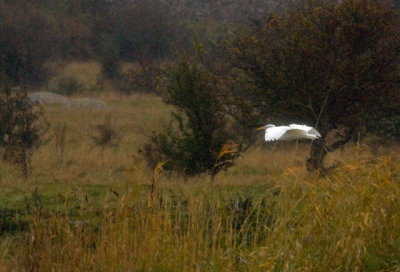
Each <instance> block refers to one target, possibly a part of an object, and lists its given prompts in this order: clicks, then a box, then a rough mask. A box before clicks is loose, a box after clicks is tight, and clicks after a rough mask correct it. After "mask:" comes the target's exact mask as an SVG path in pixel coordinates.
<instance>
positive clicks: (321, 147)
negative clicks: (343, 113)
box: [307, 125, 352, 173]
mask: <svg viewBox="0 0 400 272" xmlns="http://www.w3.org/2000/svg"><path fill="white" fill-rule="evenodd" d="M351 132H352V128H351V127H350V126H347V125H338V126H337V127H336V128H332V129H330V130H329V131H328V132H327V133H326V134H325V135H324V137H321V138H320V139H318V140H315V141H314V142H313V143H312V144H311V150H310V157H309V158H308V159H307V170H308V171H319V172H320V173H325V172H326V170H327V169H326V168H325V167H324V159H325V157H326V155H327V154H328V152H332V151H335V150H336V149H338V148H339V147H341V146H342V145H344V144H346V143H347V142H348V141H349V140H350V135H351Z"/></svg>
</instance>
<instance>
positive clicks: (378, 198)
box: [0, 63, 400, 271]
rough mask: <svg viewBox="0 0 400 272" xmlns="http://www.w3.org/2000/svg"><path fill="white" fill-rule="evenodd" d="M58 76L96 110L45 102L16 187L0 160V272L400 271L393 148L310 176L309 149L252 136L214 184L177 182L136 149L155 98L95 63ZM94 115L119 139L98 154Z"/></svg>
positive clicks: (332, 159) (157, 118)
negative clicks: (114, 82) (124, 88)
mask: <svg viewBox="0 0 400 272" xmlns="http://www.w3.org/2000/svg"><path fill="white" fill-rule="evenodd" d="M58 73H59V74H60V75H68V76H73V77H76V78H77V80H79V81H80V82H81V83H82V84H83V85H84V86H86V88H85V91H84V92H83V93H81V94H77V95H76V96H86V97H94V98H97V99H100V100H102V101H104V102H106V103H107V105H108V106H109V107H108V109H105V110H98V109H76V108H67V107H63V106H61V105H44V106H43V109H44V113H45V118H46V119H47V120H48V122H49V123H50V127H49V130H48V131H47V133H46V135H45V138H46V139H47V140H46V141H45V143H44V145H43V146H41V147H40V148H39V149H38V150H37V151H36V152H35V153H34V156H33V158H32V169H33V170H32V174H31V176H30V177H29V179H28V180H24V179H23V177H22V176H21V174H20V173H19V171H18V169H17V168H16V167H15V166H12V165H8V164H6V163H4V162H2V163H1V168H0V169H1V170H0V249H1V250H0V270H1V271H400V229H399V224H400V209H399V208H400V207H399V205H400V204H399V203H400V164H399V162H400V159H399V156H398V154H399V151H400V148H399V146H398V145H396V144H394V143H391V144H386V145H377V143H371V141H370V142H368V141H358V142H355V143H354V142H352V143H349V144H348V145H346V146H345V147H344V148H342V149H340V150H338V151H336V152H334V153H333V154H329V155H328V158H327V164H329V165H335V166H336V168H335V169H334V170H332V171H331V172H330V173H329V174H327V175H326V176H320V175H318V174H316V173H310V172H307V171H306V169H305V166H304V164H305V159H306V157H307V155H308V152H309V148H310V146H309V144H307V143H299V144H295V143H263V141H262V138H263V136H262V134H260V141H259V142H258V143H256V144H255V145H254V147H252V148H250V149H249V150H248V151H246V152H245V153H244V154H242V156H241V157H240V158H239V159H238V160H237V161H236V163H235V165H234V166H233V167H231V168H229V169H228V170H227V171H225V172H221V173H219V174H218V175H217V176H216V177H215V179H214V180H211V178H210V177H209V176H208V175H206V174H204V175H202V176H197V177H190V178H188V177H187V178H184V177H181V176H179V175H177V174H175V173H172V172H167V171H163V169H162V167H158V168H156V169H150V168H149V167H147V165H146V162H145V161H144V160H143V159H142V157H141V154H140V152H139V151H138V150H139V149H140V148H142V147H143V144H144V143H145V142H146V141H147V139H148V136H149V135H151V133H152V132H153V131H159V130H161V129H162V128H163V125H164V124H166V123H168V122H169V119H170V112H171V108H170V107H168V106H167V105H165V104H164V103H163V102H162V99H161V98H160V97H157V96H155V95H150V94H130V95H121V94H118V93H117V92H115V91H113V90H112V87H110V86H107V85H106V86H105V87H104V83H102V84H100V83H99V82H98V77H99V73H100V71H99V69H98V66H97V65H96V64H95V63H72V64H69V65H67V66H66V67H65V68H64V69H62V70H60V71H58ZM82 74H85V75H86V76H84V77H82ZM100 85H101V86H102V87H101V88H100V87H99V86H100ZM97 88H99V90H98V89H97ZM107 116H108V118H110V124H111V125H112V127H113V128H114V129H115V130H116V131H117V132H118V133H119V135H120V141H119V142H118V144H117V145H115V146H106V147H104V148H102V147H99V146H97V145H96V144H95V143H94V141H93V137H94V136H95V135H96V133H97V131H96V126H98V125H99V124H102V123H103V122H104V120H105V118H107Z"/></svg>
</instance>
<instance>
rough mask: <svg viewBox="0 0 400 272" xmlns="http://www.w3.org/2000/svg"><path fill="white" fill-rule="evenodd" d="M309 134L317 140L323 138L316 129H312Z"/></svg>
mask: <svg viewBox="0 0 400 272" xmlns="http://www.w3.org/2000/svg"><path fill="white" fill-rule="evenodd" d="M308 133H309V134H312V135H315V136H316V137H317V138H319V137H321V134H319V132H318V131H317V130H316V129H315V128H312V129H311V130H310V131H309V132H308Z"/></svg>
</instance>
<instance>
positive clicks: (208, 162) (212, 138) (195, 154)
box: [144, 57, 229, 175]
mask: <svg viewBox="0 0 400 272" xmlns="http://www.w3.org/2000/svg"><path fill="white" fill-rule="evenodd" d="M215 80H216V79H215V77H214V75H213V73H212V71H211V70H209V69H208V68H207V67H206V66H204V65H202V64H201V63H199V62H196V61H195V60H194V59H190V58H188V57H182V58H180V59H179V60H178V61H176V62H175V63H174V64H173V65H172V66H171V67H170V69H169V70H168V72H167V73H166V75H165V77H164V78H163V81H162V84H161V87H162V88H163V98H164V101H165V102H166V103H167V104H170V105H173V106H175V108H176V111H174V112H173V113H172V117H173V121H174V122H171V124H170V125H169V126H166V128H165V130H164V132H162V133H159V134H154V135H153V136H152V137H151V139H150V142H149V143H148V144H147V145H145V147H144V155H145V157H146V159H147V161H149V163H150V165H151V166H152V167H154V166H155V165H156V163H157V162H158V161H161V160H168V162H167V164H166V166H165V168H166V169H168V167H169V168H170V169H174V170H177V171H179V172H181V173H184V174H186V175H196V174H199V173H203V172H207V171H211V170H212V169H213V168H214V165H215V163H216V161H217V158H218V155H219V154H220V150H221V149H222V147H223V145H224V143H225V142H227V141H228V140H229V134H228V133H227V130H226V122H227V120H226V118H225V115H224V113H223V106H222V104H221V103H220V101H219V99H218V86H217V84H216V82H215ZM218 169H220V168H218ZM221 169H222V168H221Z"/></svg>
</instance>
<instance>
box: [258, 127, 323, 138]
mask: <svg viewBox="0 0 400 272" xmlns="http://www.w3.org/2000/svg"><path fill="white" fill-rule="evenodd" d="M261 129H265V141H267V142H269V141H284V140H299V139H308V140H315V139H318V138H319V137H321V134H319V132H318V131H317V130H316V129H315V128H312V127H309V126H306V125H296V124H291V125H289V126H279V127H277V126H275V125H266V126H263V127H260V128H258V129H257V130H261Z"/></svg>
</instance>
